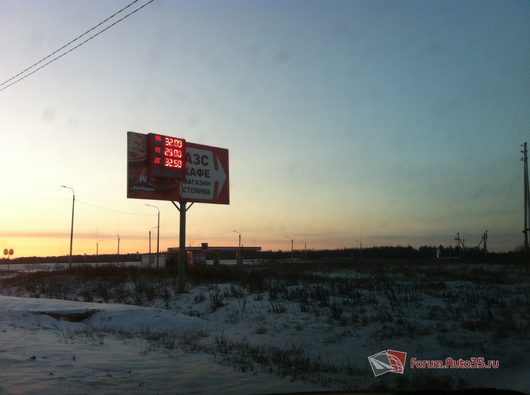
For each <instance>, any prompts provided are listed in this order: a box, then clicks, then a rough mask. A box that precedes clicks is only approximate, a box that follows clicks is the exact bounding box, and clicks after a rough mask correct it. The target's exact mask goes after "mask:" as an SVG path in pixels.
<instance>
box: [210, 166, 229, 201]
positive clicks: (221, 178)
mask: <svg viewBox="0 0 530 395" xmlns="http://www.w3.org/2000/svg"><path fill="white" fill-rule="evenodd" d="M215 162H216V164H217V166H215V167H216V168H217V169H214V175H213V180H214V181H215V182H217V195H216V196H215V197H216V198H218V197H219V195H220V194H221V189H223V186H224V185H225V181H226V173H225V171H224V169H223V165H222V164H221V161H220V160H219V158H218V157H215Z"/></svg>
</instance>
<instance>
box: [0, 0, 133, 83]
mask: <svg viewBox="0 0 530 395" xmlns="http://www.w3.org/2000/svg"><path fill="white" fill-rule="evenodd" d="M138 1H139V0H134V1H133V2H132V3H129V4H128V5H126V6H125V7H123V8H122V9H121V10H119V11H117V12H115V13H114V14H112V15H111V16H109V17H108V18H106V19H105V20H103V21H101V22H99V23H98V24H97V25H96V26H94V27H92V28H91V29H88V30H87V31H86V32H84V33H82V34H80V35H79V36H77V37H76V38H74V39H73V40H71V41H69V42H67V43H66V44H64V45H63V46H62V47H61V48H59V49H57V50H55V51H53V52H52V53H51V54H49V55H48V56H45V57H44V58H42V59H41V60H39V61H38V62H35V63H33V64H32V65H31V66H29V67H27V68H25V69H24V70H22V71H21V72H20V73H18V74H16V75H14V76H13V77H11V78H9V79H8V80H5V81H4V82H2V83H0V86H2V85H5V84H7V83H8V82H9V81H12V80H14V79H15V78H17V77H18V76H20V75H22V74H24V73H25V72H26V71H28V70H31V69H32V68H34V67H35V66H37V65H38V64H40V63H42V62H44V61H45V60H46V59H49V58H50V57H52V56H53V55H55V54H56V53H57V52H60V51H62V50H63V49H65V48H66V47H67V46H69V45H70V44H72V43H74V42H76V41H77V40H79V39H80V38H81V37H84V36H86V35H87V34H88V33H90V32H91V31H93V30H95V29H97V28H98V27H100V26H101V25H103V24H104V23H105V22H107V21H108V20H110V19H112V18H114V17H115V16H116V15H118V14H119V13H121V12H122V11H124V10H126V9H127V8H129V7H130V6H132V5H133V4H134V3H137V2H138Z"/></svg>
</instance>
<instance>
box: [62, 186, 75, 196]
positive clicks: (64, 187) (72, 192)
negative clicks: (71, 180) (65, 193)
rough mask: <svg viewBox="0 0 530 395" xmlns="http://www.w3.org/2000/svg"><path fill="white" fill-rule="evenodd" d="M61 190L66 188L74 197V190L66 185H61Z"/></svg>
mask: <svg viewBox="0 0 530 395" xmlns="http://www.w3.org/2000/svg"><path fill="white" fill-rule="evenodd" d="M61 188H66V189H70V190H71V191H72V193H73V194H74V195H75V191H74V188H72V187H69V186H67V185H61Z"/></svg>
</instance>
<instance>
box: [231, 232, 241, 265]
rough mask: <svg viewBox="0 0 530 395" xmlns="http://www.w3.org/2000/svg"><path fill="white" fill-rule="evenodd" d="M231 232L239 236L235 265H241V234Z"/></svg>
mask: <svg viewBox="0 0 530 395" xmlns="http://www.w3.org/2000/svg"><path fill="white" fill-rule="evenodd" d="M232 232H234V233H237V234H238V235H239V244H238V251H239V252H238V256H237V264H238V265H241V264H242V263H243V254H242V251H241V232H238V231H237V230H233V231H232Z"/></svg>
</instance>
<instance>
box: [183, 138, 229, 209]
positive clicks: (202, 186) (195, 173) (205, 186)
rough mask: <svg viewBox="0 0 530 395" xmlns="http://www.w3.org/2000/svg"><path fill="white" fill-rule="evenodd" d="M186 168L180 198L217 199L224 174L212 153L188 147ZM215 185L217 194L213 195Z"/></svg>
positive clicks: (218, 161) (221, 187) (224, 178)
mask: <svg viewBox="0 0 530 395" xmlns="http://www.w3.org/2000/svg"><path fill="white" fill-rule="evenodd" d="M186 166H187V168H186V180H185V181H183V183H182V192H181V196H182V198H184V199H200V200H213V199H214V197H215V198H218V197H219V195H220V193H221V190H222V189H223V186H224V184H225V182H226V172H225V170H224V169H223V166H222V164H221V162H220V160H219V159H218V158H217V157H215V156H214V154H213V152H212V151H210V150H205V149H200V148H192V147H188V148H187V149H186ZM216 183H217V193H215V185H216Z"/></svg>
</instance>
